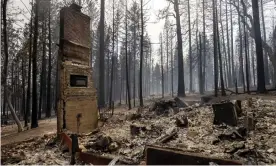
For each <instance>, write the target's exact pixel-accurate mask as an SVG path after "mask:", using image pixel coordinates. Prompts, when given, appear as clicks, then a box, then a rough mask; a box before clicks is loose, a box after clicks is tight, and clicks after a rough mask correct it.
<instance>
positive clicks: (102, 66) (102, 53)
mask: <svg viewBox="0 0 276 166" xmlns="http://www.w3.org/2000/svg"><path fill="white" fill-rule="evenodd" d="M104 1H105V0H101V16H100V25H99V26H100V50H99V54H98V56H100V57H99V61H100V62H99V71H101V72H100V73H99V75H100V76H99V77H100V78H99V89H98V90H99V91H100V93H99V105H100V107H103V106H104V105H105V62H104V61H105V58H104V57H105V51H104V50H105V44H104V19H105V18H104V14H105V8H104Z"/></svg>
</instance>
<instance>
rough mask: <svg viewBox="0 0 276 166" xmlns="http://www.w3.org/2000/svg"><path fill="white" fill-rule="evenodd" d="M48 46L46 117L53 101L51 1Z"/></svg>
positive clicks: (48, 115) (49, 112)
mask: <svg viewBox="0 0 276 166" xmlns="http://www.w3.org/2000/svg"><path fill="white" fill-rule="evenodd" d="M48 12H49V13H48V21H49V22H48V31H49V33H48V42H49V43H48V48H49V59H48V81H47V84H48V85H47V108H46V117H47V118H48V117H50V116H51V111H52V105H51V103H52V101H51V90H52V87H51V81H52V79H51V72H52V37H51V1H50V2H49V11H48Z"/></svg>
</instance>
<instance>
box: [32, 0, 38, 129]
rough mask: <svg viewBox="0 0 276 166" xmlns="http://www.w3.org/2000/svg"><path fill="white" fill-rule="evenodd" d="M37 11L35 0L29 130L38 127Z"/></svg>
mask: <svg viewBox="0 0 276 166" xmlns="http://www.w3.org/2000/svg"><path fill="white" fill-rule="evenodd" d="M38 10H39V0H36V3H35V19H34V45H33V53H32V57H33V59H32V64H33V79H32V82H33V91H32V97H33V98H32V99H33V102H32V123H31V128H36V127H38V120H37V62H36V61H37V60H36V59H37V58H36V56H37V38H38Z"/></svg>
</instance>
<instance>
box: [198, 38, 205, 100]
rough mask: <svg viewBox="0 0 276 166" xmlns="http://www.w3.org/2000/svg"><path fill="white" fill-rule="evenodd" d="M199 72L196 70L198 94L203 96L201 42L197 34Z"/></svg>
mask: <svg viewBox="0 0 276 166" xmlns="http://www.w3.org/2000/svg"><path fill="white" fill-rule="evenodd" d="M198 55H199V61H198V62H199V63H198V64H199V70H198V73H199V75H198V77H199V93H200V94H203V87H204V84H203V81H202V80H203V77H202V42H201V34H200V33H199V54H198Z"/></svg>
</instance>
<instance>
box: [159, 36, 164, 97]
mask: <svg viewBox="0 0 276 166" xmlns="http://www.w3.org/2000/svg"><path fill="white" fill-rule="evenodd" d="M162 42H163V40H162V33H161V34H160V44H161V45H160V54H161V82H162V98H164V67H163V65H164V64H163V44H162Z"/></svg>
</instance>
